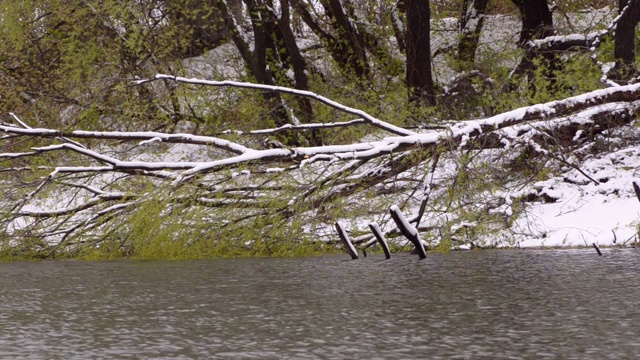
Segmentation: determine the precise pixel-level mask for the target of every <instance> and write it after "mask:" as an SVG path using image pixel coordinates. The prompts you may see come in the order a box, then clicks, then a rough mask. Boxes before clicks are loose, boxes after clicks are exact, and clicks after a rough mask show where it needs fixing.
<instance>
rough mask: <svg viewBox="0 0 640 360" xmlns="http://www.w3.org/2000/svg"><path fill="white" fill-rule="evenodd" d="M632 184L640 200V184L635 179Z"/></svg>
mask: <svg viewBox="0 0 640 360" xmlns="http://www.w3.org/2000/svg"><path fill="white" fill-rule="evenodd" d="M632 184H633V191H635V192H636V197H637V198H638V201H640V186H638V184H637V183H636V180H634V181H633V182H632Z"/></svg>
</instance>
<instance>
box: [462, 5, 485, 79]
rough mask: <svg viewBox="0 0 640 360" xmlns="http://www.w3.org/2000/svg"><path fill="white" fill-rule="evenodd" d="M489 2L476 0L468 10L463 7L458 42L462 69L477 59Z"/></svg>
mask: <svg viewBox="0 0 640 360" xmlns="http://www.w3.org/2000/svg"><path fill="white" fill-rule="evenodd" d="M488 4H489V0H474V1H473V3H472V4H471V6H470V7H469V9H468V10H467V9H463V14H464V17H463V19H462V21H461V22H460V33H461V38H460V42H459V43H458V61H459V62H460V64H459V65H460V67H461V69H465V68H467V67H469V65H470V64H473V62H474V60H475V57H476V50H477V49H478V43H479V42H480V33H481V32H482V26H483V25H484V14H485V12H486V10H487V5H488Z"/></svg>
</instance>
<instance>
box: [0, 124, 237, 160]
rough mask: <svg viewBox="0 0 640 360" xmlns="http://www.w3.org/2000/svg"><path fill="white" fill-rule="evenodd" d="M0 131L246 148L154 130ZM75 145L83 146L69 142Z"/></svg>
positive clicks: (7, 128)
mask: <svg viewBox="0 0 640 360" xmlns="http://www.w3.org/2000/svg"><path fill="white" fill-rule="evenodd" d="M0 131H4V132H7V133H11V134H15V135H24V136H35V137H43V138H76V139H97V140H99V139H104V140H135V141H147V142H148V141H158V140H160V141H162V142H166V143H176V144H193V145H210V146H213V147H216V148H218V149H222V150H227V151H229V152H232V153H235V154H242V153H244V152H246V151H247V150H248V149H247V148H246V147H245V146H242V145H240V144H237V143H234V142H231V141H229V140H225V139H220V138H216V137H212V136H202V135H192V134H167V133H161V132H154V131H138V132H122V131H82V130H76V131H70V132H64V131H58V130H52V129H33V128H25V129H22V128H18V127H15V126H9V125H0ZM69 142H70V143H71V145H75V146H77V147H82V148H84V146H82V145H80V144H78V143H76V142H71V141H69Z"/></svg>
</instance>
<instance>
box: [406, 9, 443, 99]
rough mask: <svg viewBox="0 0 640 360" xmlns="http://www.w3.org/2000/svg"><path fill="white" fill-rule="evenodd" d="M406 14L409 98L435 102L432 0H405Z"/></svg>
mask: <svg viewBox="0 0 640 360" xmlns="http://www.w3.org/2000/svg"><path fill="white" fill-rule="evenodd" d="M404 3H405V14H406V16H407V29H406V39H405V44H406V47H407V49H406V53H407V56H406V59H407V65H406V66H407V73H406V74H407V88H408V89H409V100H410V101H412V102H416V103H422V104H426V105H431V106H433V105H435V104H436V97H435V91H434V87H433V76H432V74H431V10H430V8H429V1H423V0H405V1H404Z"/></svg>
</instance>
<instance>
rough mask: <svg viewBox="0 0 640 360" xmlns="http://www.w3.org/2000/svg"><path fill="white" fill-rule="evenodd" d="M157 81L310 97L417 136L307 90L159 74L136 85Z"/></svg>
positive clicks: (383, 126)
mask: <svg viewBox="0 0 640 360" xmlns="http://www.w3.org/2000/svg"><path fill="white" fill-rule="evenodd" d="M156 80H173V81H175V82H178V83H184V84H191V85H205V86H215V87H237V88H244V89H253V90H266V91H274V92H278V93H284V94H290V95H296V96H302V97H308V98H311V99H314V100H316V101H319V102H321V103H323V104H325V105H328V106H330V107H332V108H334V109H338V110H340V111H343V112H345V113H347V114H352V115H355V116H359V117H361V118H363V119H364V120H365V121H366V122H367V123H369V124H371V125H373V126H375V127H377V128H380V129H383V130H386V131H388V132H391V133H393V134H396V135H404V136H407V135H415V134H416V133H415V132H413V131H411V130H407V129H404V128H401V127H399V126H396V125H393V124H390V123H388V122H385V121H382V120H380V119H378V118H376V117H374V116H371V115H369V114H368V113H366V112H365V111H363V110H360V109H356V108H352V107H349V106H346V105H343V104H340V103H338V102H336V101H333V100H331V99H329V98H326V97H324V96H322V95H318V94H316V93H314V92H311V91H305V90H296V89H292V88H288V87H283V86H271V85H262V84H253V83H247V82H238V81H230V80H225V81H213V80H203V79H197V78H191V79H188V78H184V77H179V76H173V75H164V74H158V75H156V76H155V78H153V79H145V80H137V81H135V82H134V83H135V84H138V85H140V84H144V83H147V82H151V81H156Z"/></svg>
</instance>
